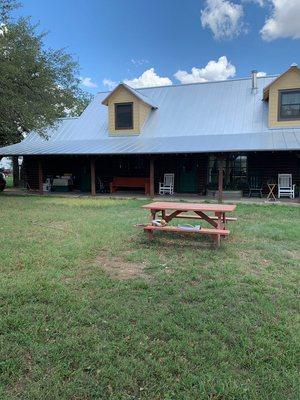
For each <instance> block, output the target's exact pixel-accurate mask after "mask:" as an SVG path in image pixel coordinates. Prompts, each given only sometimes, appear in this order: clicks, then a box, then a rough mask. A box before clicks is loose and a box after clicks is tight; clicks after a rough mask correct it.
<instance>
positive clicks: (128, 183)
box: [110, 177, 150, 194]
mask: <svg viewBox="0 0 300 400" xmlns="http://www.w3.org/2000/svg"><path fill="white" fill-rule="evenodd" d="M117 188H143V189H144V190H145V194H149V192H150V179H149V178H140V177H115V178H113V181H112V182H110V193H115V192H116V191H117Z"/></svg>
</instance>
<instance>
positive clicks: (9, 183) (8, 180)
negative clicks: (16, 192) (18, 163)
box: [6, 175, 13, 188]
mask: <svg viewBox="0 0 300 400" xmlns="http://www.w3.org/2000/svg"><path fill="white" fill-rule="evenodd" d="M6 187H7V188H11V187H13V176H12V175H9V176H7V177H6Z"/></svg>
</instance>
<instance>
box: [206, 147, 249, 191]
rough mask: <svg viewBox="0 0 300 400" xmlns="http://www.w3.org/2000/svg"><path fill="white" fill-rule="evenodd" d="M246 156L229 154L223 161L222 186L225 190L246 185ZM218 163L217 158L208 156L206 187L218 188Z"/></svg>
mask: <svg viewBox="0 0 300 400" xmlns="http://www.w3.org/2000/svg"><path fill="white" fill-rule="evenodd" d="M247 170H248V162H247V156H245V155H237V154H230V155H228V156H227V157H226V161H225V163H224V176H223V178H224V181H223V184H224V188H225V189H226V190H241V189H243V188H244V187H245V186H247V172H248V171H247ZM218 179H219V164H218V158H217V157H215V156H210V158H209V163H208V187H209V189H217V188H218Z"/></svg>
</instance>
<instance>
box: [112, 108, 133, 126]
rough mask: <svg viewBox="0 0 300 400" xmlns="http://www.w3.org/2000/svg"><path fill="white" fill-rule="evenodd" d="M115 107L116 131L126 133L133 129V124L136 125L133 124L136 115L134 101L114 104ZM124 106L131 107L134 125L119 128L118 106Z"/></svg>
mask: <svg viewBox="0 0 300 400" xmlns="http://www.w3.org/2000/svg"><path fill="white" fill-rule="evenodd" d="M114 105H115V110H114V111H115V130H116V131H121V130H123V131H126V130H128V129H133V124H134V122H133V117H134V115H133V102H132V101H126V102H124V103H114ZM124 105H126V106H128V105H131V121H132V124H131V126H127V127H126V128H123V127H119V126H118V124H117V107H118V106H124Z"/></svg>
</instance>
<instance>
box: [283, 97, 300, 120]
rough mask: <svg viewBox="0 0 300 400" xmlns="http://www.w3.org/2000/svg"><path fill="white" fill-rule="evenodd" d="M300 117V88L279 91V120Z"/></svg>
mask: <svg viewBox="0 0 300 400" xmlns="http://www.w3.org/2000/svg"><path fill="white" fill-rule="evenodd" d="M293 119H300V90H286V91H280V92H279V120H293Z"/></svg>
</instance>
